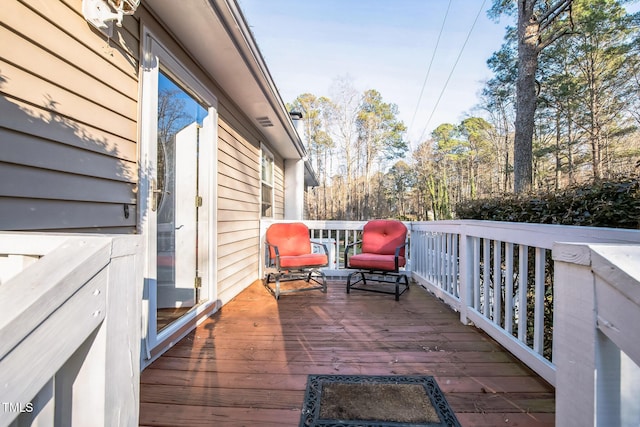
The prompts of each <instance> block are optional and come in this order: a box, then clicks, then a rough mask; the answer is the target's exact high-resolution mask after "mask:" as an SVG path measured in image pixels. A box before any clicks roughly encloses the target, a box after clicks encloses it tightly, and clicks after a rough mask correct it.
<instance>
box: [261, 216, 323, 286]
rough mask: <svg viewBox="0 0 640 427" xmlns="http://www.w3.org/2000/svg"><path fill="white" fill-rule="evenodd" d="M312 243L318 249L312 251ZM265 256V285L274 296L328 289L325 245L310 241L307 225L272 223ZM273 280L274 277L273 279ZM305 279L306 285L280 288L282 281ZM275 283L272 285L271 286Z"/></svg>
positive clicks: (268, 230)
mask: <svg viewBox="0 0 640 427" xmlns="http://www.w3.org/2000/svg"><path fill="white" fill-rule="evenodd" d="M312 245H316V246H317V247H318V248H320V250H321V252H320V253H314V252H313V251H312ZM265 246H266V248H265V249H266V253H267V256H268V260H267V268H266V270H265V278H264V280H263V283H264V286H265V287H266V288H267V290H269V292H271V294H272V295H273V296H275V297H276V299H279V298H280V295H281V294H285V293H291V292H301V291H310V290H313V289H321V290H322V292H327V281H326V278H325V275H324V272H323V271H322V270H321V268H322V267H326V266H328V265H329V257H328V251H327V247H326V245H324V244H322V243H315V242H311V239H310V237H309V228H307V226H306V225H304V224H302V223H300V222H293V223H277V224H272V225H271V226H270V227H269V229H267V235H266V239H265ZM272 280H273V281H272ZM295 280H304V281H305V282H306V284H307V285H306V286H304V287H296V288H288V289H286V290H283V289H280V283H281V282H285V281H295ZM272 283H275V287H273V286H272Z"/></svg>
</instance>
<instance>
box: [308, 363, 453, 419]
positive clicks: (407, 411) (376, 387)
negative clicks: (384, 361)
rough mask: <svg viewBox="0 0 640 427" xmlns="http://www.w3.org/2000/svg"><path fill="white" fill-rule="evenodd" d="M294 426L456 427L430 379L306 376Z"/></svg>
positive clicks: (445, 404)
mask: <svg viewBox="0 0 640 427" xmlns="http://www.w3.org/2000/svg"><path fill="white" fill-rule="evenodd" d="M299 426H300V427H339V426H342V427H356V426H358V427H436V426H442V427H445V426H446V427H459V426H460V423H459V422H458V420H457V418H456V416H455V414H454V413H453V411H452V410H451V408H450V407H449V404H448V403H447V400H446V399H445V397H444V395H443V394H442V391H441V390H440V387H438V384H437V382H436V381H435V379H434V378H433V377H431V376H395V375H391V376H368V375H309V376H308V378H307V389H306V392H305V397H304V404H303V407H302V415H301V417H300V425H299Z"/></svg>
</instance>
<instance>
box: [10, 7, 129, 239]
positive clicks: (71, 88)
mask: <svg viewBox="0 0 640 427" xmlns="http://www.w3.org/2000/svg"><path fill="white" fill-rule="evenodd" d="M5 3H6V4H3V11H2V24H3V25H2V26H0V40H2V43H0V110H1V111H2V114H0V144H1V148H0V229H3V230H55V231H94V232H117V233H126V232H128V233H131V232H135V230H136V220H137V212H136V184H137V175H138V174H137V166H136V160H137V146H136V140H137V135H138V130H137V116H138V105H137V99H138V77H137V75H138V58H137V54H138V50H139V49H138V45H139V43H138V39H137V38H138V34H139V29H138V23H137V21H136V20H134V19H127V20H125V26H124V27H123V28H122V29H120V32H119V35H120V36H119V38H118V39H117V40H118V41H117V42H116V41H115V39H114V40H111V41H110V42H109V44H107V40H106V39H105V38H103V37H100V36H99V35H98V34H97V33H95V32H94V31H93V30H92V29H91V28H90V27H89V26H88V25H87V23H86V21H85V20H84V18H83V17H82V14H81V6H82V2H81V0H65V1H60V2H56V1H48V2H42V1H36V0H24V1H10V2H5ZM125 212H128V213H127V214H125Z"/></svg>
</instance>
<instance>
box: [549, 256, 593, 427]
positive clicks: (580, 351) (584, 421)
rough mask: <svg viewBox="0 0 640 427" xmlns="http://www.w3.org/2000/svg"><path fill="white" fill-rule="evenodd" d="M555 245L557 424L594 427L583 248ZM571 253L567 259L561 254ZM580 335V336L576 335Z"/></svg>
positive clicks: (588, 283)
mask: <svg viewBox="0 0 640 427" xmlns="http://www.w3.org/2000/svg"><path fill="white" fill-rule="evenodd" d="M578 248H579V247H577V246H576V245H566V246H561V245H555V246H554V249H553V259H554V261H555V268H554V281H555V283H556V286H555V287H554V296H553V301H554V311H555V313H554V322H553V335H554V337H553V355H554V364H555V365H556V425H558V426H563V425H575V426H593V425H594V420H593V415H594V413H593V408H594V378H593V374H594V372H595V367H596V360H595V348H596V338H597V337H596V333H595V332H596V330H595V328H594V325H595V312H594V310H593V308H594V307H595V294H594V283H593V275H592V274H591V270H590V263H591V262H590V259H589V253H588V252H587V251H584V250H583V251H582V253H581V254H576V251H575V250H576V249H578ZM564 253H567V254H571V255H570V257H569V258H570V259H568V258H567V257H565V256H564V255H563V254H564ZM577 337H579V339H576V338H577Z"/></svg>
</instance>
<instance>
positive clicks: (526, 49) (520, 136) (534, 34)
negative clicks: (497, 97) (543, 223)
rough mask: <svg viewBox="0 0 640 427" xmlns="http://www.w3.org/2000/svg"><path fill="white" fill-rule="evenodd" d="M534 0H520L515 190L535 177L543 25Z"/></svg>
mask: <svg viewBox="0 0 640 427" xmlns="http://www.w3.org/2000/svg"><path fill="white" fill-rule="evenodd" d="M534 3H535V2H534V1H533V0H520V1H519V3H518V79H517V82H516V98H517V105H516V133H515V141H514V144H513V152H514V153H513V154H514V156H513V172H514V182H513V184H514V191H515V192H516V193H523V192H527V191H529V190H530V189H531V183H532V179H533V171H532V159H533V154H532V148H533V126H534V116H535V112H536V97H537V95H536V69H537V68H538V30H539V28H538V27H539V25H538V23H537V22H536V19H535V17H534V14H533V6H534Z"/></svg>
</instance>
